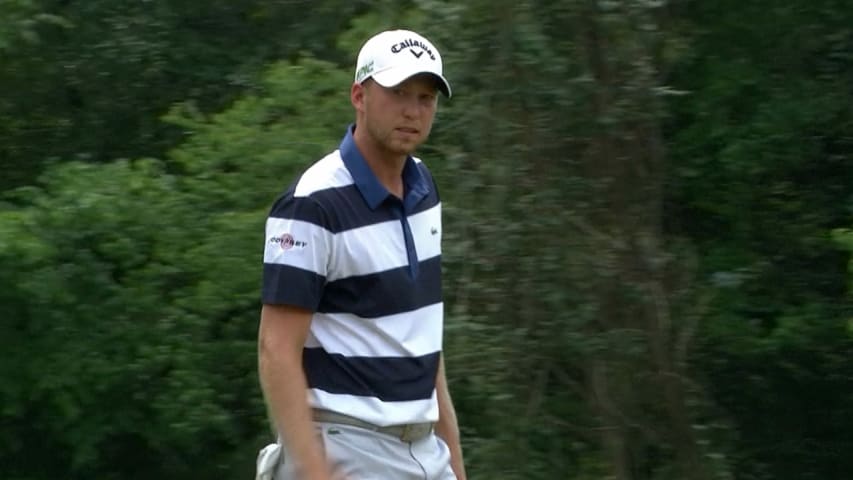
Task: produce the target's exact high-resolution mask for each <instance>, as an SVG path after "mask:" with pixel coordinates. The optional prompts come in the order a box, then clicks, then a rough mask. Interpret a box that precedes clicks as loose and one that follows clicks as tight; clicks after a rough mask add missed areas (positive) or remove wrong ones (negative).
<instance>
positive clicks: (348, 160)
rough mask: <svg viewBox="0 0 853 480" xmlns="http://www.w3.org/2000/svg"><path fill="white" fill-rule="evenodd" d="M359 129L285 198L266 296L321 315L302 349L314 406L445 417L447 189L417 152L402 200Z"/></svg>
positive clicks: (391, 420)
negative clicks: (357, 137) (362, 148)
mask: <svg viewBox="0 0 853 480" xmlns="http://www.w3.org/2000/svg"><path fill="white" fill-rule="evenodd" d="M353 131H354V127H352V126H351V127H350V128H349V129H348V131H347V134H346V136H345V137H344V139H343V141H342V142H341V144H340V147H339V148H338V150H335V151H334V152H332V153H330V154H329V155H327V156H326V157H324V158H323V159H321V160H319V161H318V162H316V163H315V164H314V165H312V166H311V167H310V168H308V170H306V171H305V172H304V173H303V174H302V175H301V176H300V177H299V178H298V179H297V180H296V182H295V183H294V184H293V185H291V186H290V188H288V190H287V191H286V192H285V193H284V194H283V195H282V196H281V197H280V198H279V199H278V200H277V201H276V202H275V204H274V205H273V207H272V210H271V212H270V215H269V217H268V219H267V223H266V245H265V249H264V272H263V293H262V300H263V302H264V303H266V304H288V305H295V306H299V307H303V308H306V309H309V310H311V311H313V312H315V313H314V315H313V319H312V322H311V327H310V331H309V334H308V338H307V340H306V342H305V347H304V349H303V356H302V359H303V366H304V370H305V375H306V378H307V381H308V388H309V392H308V398H309V403H310V405H311V406H312V407H314V408H320V409H326V410H332V411H336V412H340V413H344V414H346V415H350V416H354V417H357V418H360V419H362V420H365V421H367V422H370V423H373V424H376V425H382V426H385V425H396V424H403V423H414V422H427V421H433V422H434V421H436V420H437V419H438V403H437V400H436V393H435V379H436V374H437V371H438V364H439V356H440V353H441V342H442V328H443V321H444V311H443V303H442V294H441V203H440V201H439V197H438V192H437V191H436V188H435V184H434V182H433V179H432V176H431V175H430V173H429V171H428V170H427V168H426V166H425V165H424V164H423V163H421V162H420V160H418V159H417V158H414V157H409V158H407V159H406V163H405V167H404V169H403V183H404V186H405V193H404V198H403V199H402V200H401V199H399V198H397V197H395V196H394V195H391V194H390V193H389V192H388V191H387V190H386V189H385V187H383V186H382V184H380V183H379V180H378V179H377V178H376V177H375V176H374V174H373V172H372V171H371V170H370V168H369V167H368V165H367V163H366V162H365V160H364V157H363V156H362V155H361V153H360V152H359V150H358V148H357V147H356V145H355V142H354V141H353V138H352V132H353Z"/></svg>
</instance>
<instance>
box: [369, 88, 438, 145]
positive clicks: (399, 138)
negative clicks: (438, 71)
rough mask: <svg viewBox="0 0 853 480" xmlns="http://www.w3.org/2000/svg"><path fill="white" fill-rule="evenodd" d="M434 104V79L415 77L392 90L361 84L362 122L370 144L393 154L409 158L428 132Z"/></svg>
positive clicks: (436, 98) (435, 96)
mask: <svg viewBox="0 0 853 480" xmlns="http://www.w3.org/2000/svg"><path fill="white" fill-rule="evenodd" d="M437 104H438V90H437V88H436V83H435V79H434V78H433V77H432V76H430V75H429V74H424V75H415V76H413V77H411V78H409V79H407V80H405V81H403V82H402V83H400V84H399V85H397V86H395V87H390V88H386V87H383V86H382V85H379V84H378V83H376V82H373V81H370V82H367V83H366V84H365V85H364V98H363V105H362V114H363V116H362V122H363V123H364V125H359V126H364V127H365V128H366V129H367V131H368V133H369V134H370V137H371V138H372V140H373V142H374V143H375V144H376V146H377V147H379V148H380V149H382V150H385V151H387V152H389V153H393V154H402V155H409V154H411V153H412V152H413V151H414V150H415V148H417V146H418V145H420V144H421V143H423V142H424V141H425V140H426V139H427V137H428V136H429V132H430V130H431V129H432V121H433V119H434V118H435V111H436V106H437Z"/></svg>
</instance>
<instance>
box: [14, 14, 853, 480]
mask: <svg viewBox="0 0 853 480" xmlns="http://www.w3.org/2000/svg"><path fill="white" fill-rule="evenodd" d="M851 26H853V7H851V4H850V2H849V1H847V0H812V1H811V2H805V1H801V0H753V1H749V2H742V1H734V0H715V1H699V0H670V1H667V0H562V1H525V0H511V1H505V0H490V1H484V0H471V1H467V2H453V1H438V0H436V1H432V0H422V1H417V2H412V1H404V0H394V1H375V2H367V1H327V0H316V1H283V0H281V1H276V0H208V1H206V2H201V1H193V0H148V1H144V0H136V1H125V2H115V1H108V0H86V1H70V0H0V352H2V354H1V355H2V361H0V478H2V479H6V480H46V479H56V478H62V479H71V480H76V479H81V480H82V479H87V480H91V479H97V480H101V479H103V480H111V479H116V480H118V479H122V480H127V479H153V478H156V479H164V480H170V479H187V478H192V479H246V478H251V477H252V475H253V473H254V460H255V456H256V454H257V450H258V448H260V447H261V446H263V445H265V444H266V443H268V442H269V441H270V440H271V438H272V437H271V435H270V431H269V427H268V425H267V421H266V415H265V410H264V406H263V402H262V397H261V392H260V389H259V387H258V381H257V376H256V335H257V323H258V316H259V309H260V305H259V290H260V276H261V261H262V258H261V257H262V247H263V241H264V234H263V224H264V220H265V216H266V214H267V211H268V209H269V207H270V205H271V203H272V201H273V200H274V199H275V197H276V196H277V195H278V194H279V193H281V192H282V191H283V190H284V188H285V187H286V185H287V184H289V183H290V182H291V180H292V179H293V178H294V177H295V176H296V175H297V174H298V173H299V172H300V171H301V170H302V169H304V168H305V167H307V166H308V165H309V164H311V163H312V162H313V161H314V160H316V159H317V158H319V156H320V155H322V154H323V153H325V152H327V151H329V150H331V149H334V148H336V146H337V144H338V142H339V141H340V138H341V137H342V135H343V134H344V132H345V127H346V125H347V124H348V123H349V122H351V121H352V119H353V113H352V107H351V106H350V104H349V99H348V92H349V87H350V84H351V82H352V76H353V69H354V64H355V56H356V53H357V51H358V48H359V47H360V45H361V43H362V42H363V41H364V40H366V39H367V38H368V37H369V36H370V35H372V34H373V33H376V32H378V31H380V30H382V29H385V28H388V27H406V28H410V29H414V30H418V31H420V32H421V33H423V34H424V35H425V36H427V37H428V38H430V39H431V40H433V42H434V43H435V44H436V45H437V46H438V48H439V49H440V50H441V52H442V54H443V56H444V59H445V71H446V74H447V76H448V78H449V79H450V81H451V83H452V84H453V87H454V98H453V99H452V100H450V101H445V100H444V99H442V100H441V101H440V105H439V114H438V117H437V120H436V124H435V127H434V130H433V134H432V136H431V138H430V140H429V142H428V144H427V145H425V146H424V147H423V148H422V149H421V150H420V151H419V156H420V157H421V158H423V159H424V160H425V161H427V163H428V164H429V165H430V167H431V169H432V171H433V173H434V175H435V176H436V178H437V180H438V182H439V186H440V190H441V195H442V199H443V205H444V211H445V226H444V258H445V288H446V312H447V320H446V337H445V348H446V355H447V357H448V375H449V379H450V383H451V389H452V391H453V393H454V399H455V402H456V407H457V410H458V413H459V417H460V422H461V428H462V431H463V435H464V446H465V453H466V459H467V465H468V470H469V474H470V477H471V478H472V479H498V480H504V479H505V480H516V479H518V480H520V479H573V480H592V479H614V480H677V479H684V480H715V479H737V480H770V479H773V480H795V479H796V480H806V479H819V480H835V479H838V480H843V479H850V478H853V455H850V453H851V452H853V361H851V359H853V296H851V280H853V263H851V252H853V27H851Z"/></svg>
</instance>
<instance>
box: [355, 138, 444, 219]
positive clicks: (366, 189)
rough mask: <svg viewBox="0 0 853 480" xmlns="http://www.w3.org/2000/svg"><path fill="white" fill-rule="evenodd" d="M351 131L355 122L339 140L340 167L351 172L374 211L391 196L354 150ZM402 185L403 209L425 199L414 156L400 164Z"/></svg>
mask: <svg viewBox="0 0 853 480" xmlns="http://www.w3.org/2000/svg"><path fill="white" fill-rule="evenodd" d="M354 131H355V125H354V124H353V125H350V126H349V127H348V128H347V133H346V135H344V138H343V140H341V145H340V147H339V149H340V152H341V159H343V161H344V166H346V168H347V170H349V172H350V175H352V178H353V181H354V182H355V186H356V187H357V188H358V191H359V192H360V193H361V196H362V197H363V198H364V201H365V202H367V205H368V206H369V207H370V209H371V210H376V209H377V208H378V207H379V205H381V204H382V202H384V201H385V199H386V198H388V197H389V196H392V197H393V195H391V192H389V191H388V189H386V188H385V187H384V186H383V185H382V184H381V183H380V182H379V180H378V179H377V178H376V175H374V174H373V170H371V169H370V167H369V166H368V165H367V161H366V160H365V159H364V156H362V154H361V152H360V151H359V150H358V146H357V145H356V144H355V140H354V139H353V137H352V134H353V132H354ZM403 185H404V194H403V195H404V198H403V205H404V207H405V208H406V210H410V209H411V208H413V207H414V206H415V205H417V204H418V202H420V201H421V200H422V199H423V198H425V197H426V196H427V195H428V194H429V192H430V186H429V183H427V180H426V179H425V178H424V176H423V174H421V169H420V168H418V165H417V163H416V162H415V159H414V158H412V156H411V155H409V156H407V157H406V164H405V165H404V166H403Z"/></svg>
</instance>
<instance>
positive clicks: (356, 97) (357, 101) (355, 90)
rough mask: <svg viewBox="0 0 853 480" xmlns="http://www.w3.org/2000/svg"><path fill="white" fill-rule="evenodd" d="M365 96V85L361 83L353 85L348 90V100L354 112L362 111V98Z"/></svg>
mask: <svg viewBox="0 0 853 480" xmlns="http://www.w3.org/2000/svg"><path fill="white" fill-rule="evenodd" d="M366 94H367V88H366V85H365V84H363V83H353V84H352V88H350V92H349V99H350V102H351V103H352V106H353V107H354V108H355V109H356V111H359V112H360V111H362V110H364V97H365V95H366Z"/></svg>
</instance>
